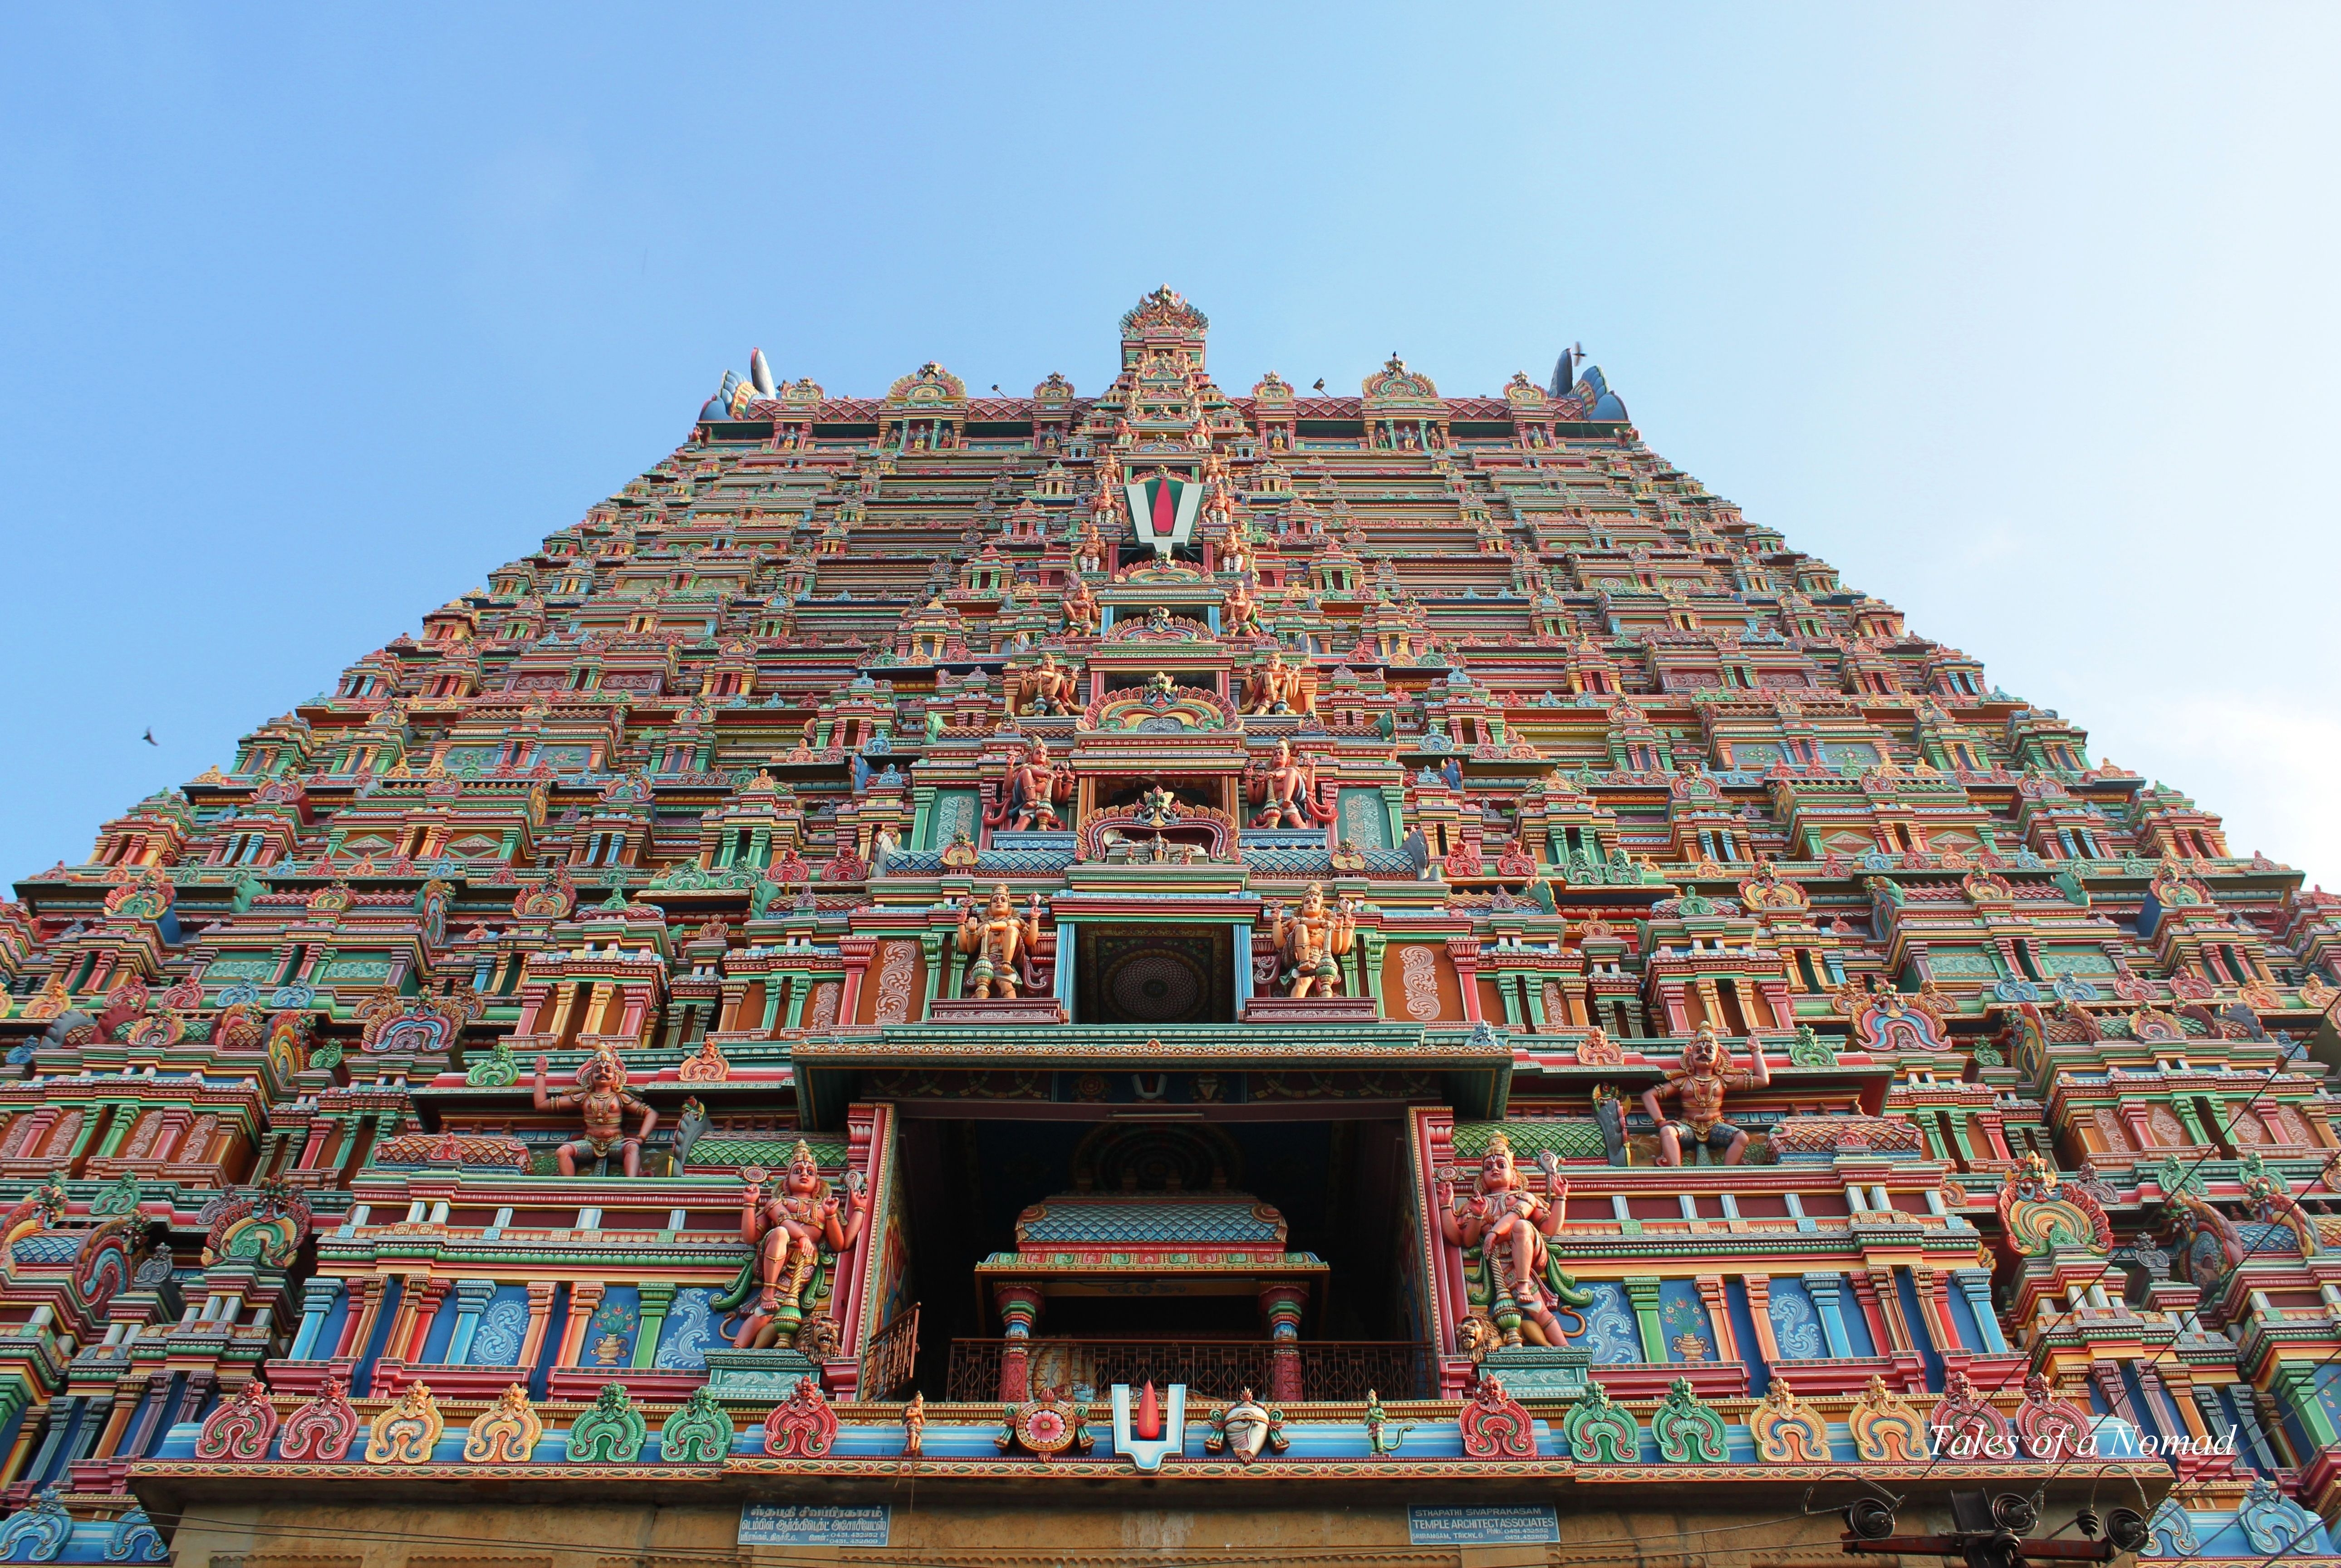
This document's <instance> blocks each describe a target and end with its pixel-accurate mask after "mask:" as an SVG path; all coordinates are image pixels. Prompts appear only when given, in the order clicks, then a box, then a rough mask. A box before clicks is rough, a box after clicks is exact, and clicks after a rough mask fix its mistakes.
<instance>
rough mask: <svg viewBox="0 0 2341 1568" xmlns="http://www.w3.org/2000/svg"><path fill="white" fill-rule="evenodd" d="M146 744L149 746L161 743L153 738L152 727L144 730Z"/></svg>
mask: <svg viewBox="0 0 2341 1568" xmlns="http://www.w3.org/2000/svg"><path fill="white" fill-rule="evenodd" d="M146 744H147V745H149V746H160V745H161V744H163V743H162V742H161V741H160V740H157V739H154V731H153V730H152V729H149V730H148V731H146Z"/></svg>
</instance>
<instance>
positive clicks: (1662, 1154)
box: [1642, 1024, 1772, 1166]
mask: <svg viewBox="0 0 2341 1568" xmlns="http://www.w3.org/2000/svg"><path fill="white" fill-rule="evenodd" d="M1750 1044H1751V1047H1752V1048H1753V1052H1754V1055H1755V1057H1756V1070H1755V1071H1754V1072H1752V1073H1735V1072H1731V1071H1729V1070H1728V1069H1729V1067H1730V1066H1731V1053H1730V1052H1729V1051H1728V1050H1726V1049H1725V1048H1724V1045H1723V1042H1722V1041H1721V1040H1718V1039H1717V1038H1716V1037H1715V1028H1714V1026H1713V1025H1710V1024H1701V1025H1699V1026H1698V1028H1696V1029H1694V1030H1692V1031H1691V1037H1690V1043H1689V1045H1687V1046H1685V1047H1683V1059H1682V1066H1680V1067H1669V1069H1667V1081H1666V1082H1665V1083H1662V1084H1659V1085H1657V1086H1656V1087H1651V1088H1647V1089H1644V1090H1643V1091H1642V1109H1644V1110H1645V1111H1647V1112H1649V1116H1650V1120H1651V1121H1652V1122H1653V1123H1655V1124H1656V1125H1657V1126H1658V1129H1659V1164H1660V1165H1664V1166H1679V1165H1680V1164H1682V1162H1683V1138H1684V1134H1685V1132H1686V1131H1688V1133H1689V1138H1690V1142H1691V1144H1692V1145H1693V1146H1698V1145H1700V1144H1704V1145H1706V1146H1708V1148H1710V1149H1712V1148H1716V1147H1718V1146H1719V1147H1720V1148H1721V1149H1722V1150H1723V1163H1724V1164H1725V1165H1728V1166H1736V1165H1738V1163H1739V1161H1740V1159H1741V1157H1742V1156H1745V1155H1746V1154H1747V1153H1748V1135H1747V1134H1746V1133H1744V1132H1742V1131H1741V1130H1740V1129H1739V1128H1738V1127H1735V1126H1732V1125H1731V1124H1730V1123H1729V1122H1727V1121H1725V1120H1724V1119H1723V1092H1724V1091H1725V1090H1726V1089H1751V1088H1761V1087H1764V1086H1765V1085H1767V1084H1768V1083H1770V1082H1771V1081H1772V1069H1771V1068H1770V1067H1768V1066H1766V1065H1765V1061H1764V1046H1763V1042H1761V1041H1760V1040H1759V1041H1752V1042H1750ZM1669 1096H1672V1097H1676V1098H1679V1099H1680V1100H1681V1101H1682V1119H1681V1120H1680V1121H1669V1120H1668V1119H1667V1116H1666V1113H1665V1112H1664V1111H1662V1110H1660V1109H1659V1101H1660V1100H1663V1099H1666V1098H1667V1097H1669Z"/></svg>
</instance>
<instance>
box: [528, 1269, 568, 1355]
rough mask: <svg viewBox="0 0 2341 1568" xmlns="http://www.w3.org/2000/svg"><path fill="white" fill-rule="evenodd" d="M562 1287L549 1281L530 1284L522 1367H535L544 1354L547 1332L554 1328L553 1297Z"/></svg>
mask: <svg viewBox="0 0 2341 1568" xmlns="http://www.w3.org/2000/svg"><path fill="white" fill-rule="evenodd" d="M559 1288H560V1286H559V1285H557V1284H555V1283H554V1282H553V1281H552V1280H549V1279H533V1280H531V1281H529V1284H528V1332H527V1333H526V1334H525V1335H522V1336H521V1342H520V1365H522V1366H524V1367H525V1366H534V1365H536V1364H537V1361H538V1359H539V1358H540V1357H541V1356H543V1354H544V1335H545V1331H546V1330H547V1329H548V1328H549V1327H551V1326H552V1322H553V1292H554V1291H556V1290H558V1289H559Z"/></svg>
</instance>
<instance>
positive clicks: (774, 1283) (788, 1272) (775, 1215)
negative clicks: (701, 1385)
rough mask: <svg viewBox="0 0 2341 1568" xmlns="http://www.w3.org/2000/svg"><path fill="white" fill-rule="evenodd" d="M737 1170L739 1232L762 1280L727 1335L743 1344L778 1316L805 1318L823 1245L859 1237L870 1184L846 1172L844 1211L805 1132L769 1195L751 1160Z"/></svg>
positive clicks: (750, 1344) (790, 1320) (785, 1326)
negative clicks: (743, 1186)
mask: <svg viewBox="0 0 2341 1568" xmlns="http://www.w3.org/2000/svg"><path fill="white" fill-rule="evenodd" d="M741 1175H742V1176H745V1177H747V1178H748V1187H747V1191H746V1193H745V1194H744V1195H742V1199H741V1206H740V1239H741V1240H742V1241H744V1242H746V1243H747V1244H748V1245H751V1246H752V1247H754V1248H755V1249H756V1283H757V1284H758V1285H761V1286H762V1290H761V1292H760V1293H759V1295H757V1297H756V1307H755V1310H754V1311H753V1312H752V1313H750V1314H749V1315H748V1317H747V1319H746V1321H745V1322H743V1323H742V1324H741V1325H740V1332H739V1334H738V1335H736V1336H735V1337H734V1338H733V1340H732V1344H733V1345H737V1346H739V1347H740V1348H741V1349H743V1350H747V1349H753V1348H754V1347H755V1345H756V1344H757V1342H758V1341H759V1340H760V1339H761V1338H762V1336H763V1334H764V1331H765V1329H766V1328H767V1327H769V1326H772V1325H774V1324H777V1325H779V1326H780V1328H781V1329H782V1331H783V1332H788V1331H792V1330H794V1329H795V1327H796V1326H797V1325H798V1323H799V1322H801V1321H802V1316H803V1307H802V1302H803V1297H804V1288H805V1285H806V1284H807V1282H808V1281H810V1280H811V1279H812V1271H813V1267H814V1265H816V1264H817V1263H819V1262H820V1260H821V1252H822V1248H823V1247H824V1246H825V1247H827V1248H828V1249H829V1250H830V1251H831V1252H832V1253H842V1252H844V1251H846V1250H847V1249H848V1248H850V1247H852V1245H853V1244H854V1243H855V1242H856V1241H858V1240H860V1239H861V1236H862V1220H863V1219H864V1218H865V1217H866V1211H865V1208H864V1206H863V1203H862V1191H863V1189H864V1187H865V1186H867V1185H868V1184H867V1182H866V1180H865V1179H864V1178H863V1176H862V1173H861V1172H860V1171H858V1170H852V1169H849V1170H848V1171H847V1172H846V1173H845V1204H844V1206H843V1209H842V1212H841V1211H840V1208H839V1206H838V1202H837V1198H836V1196H835V1195H833V1194H832V1192H831V1191H830V1190H829V1183H828V1182H826V1181H824V1180H822V1174H821V1166H819V1165H818V1164H817V1163H816V1162H815V1161H814V1159H813V1157H812V1147H811V1146H809V1145H807V1144H806V1143H805V1141H804V1140H803V1139H802V1138H799V1139H798V1140H797V1146H796V1148H795V1150H794V1151H793V1152H792V1153H791V1154H790V1156H789V1167H788V1169H787V1170H785V1171H783V1172H782V1173H781V1179H780V1182H779V1184H778V1186H777V1187H776V1188H774V1189H772V1191H771V1192H770V1193H769V1195H768V1193H767V1190H766V1188H765V1186H764V1180H763V1176H764V1173H763V1172H762V1171H760V1170H755V1169H753V1168H751V1169H749V1170H746V1171H742V1173H741Z"/></svg>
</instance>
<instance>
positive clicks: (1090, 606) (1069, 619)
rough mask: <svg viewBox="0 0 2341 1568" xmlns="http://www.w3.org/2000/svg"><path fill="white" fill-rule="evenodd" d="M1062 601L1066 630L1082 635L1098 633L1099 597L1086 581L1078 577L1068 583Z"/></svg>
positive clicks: (1087, 635) (1089, 635)
mask: <svg viewBox="0 0 2341 1568" xmlns="http://www.w3.org/2000/svg"><path fill="white" fill-rule="evenodd" d="M1062 603H1063V605H1064V608H1065V630H1066V631H1068V632H1070V633H1071V634H1073V635H1075V636H1080V637H1094V636H1096V635H1097V629H1098V599H1097V595H1096V594H1095V593H1094V592H1092V591H1091V589H1090V585H1089V584H1088V583H1087V582H1086V581H1083V580H1082V579H1081V578H1079V577H1076V578H1074V579H1073V580H1072V581H1071V582H1070V583H1068V584H1067V585H1066V587H1065V597H1064V599H1063V600H1062Z"/></svg>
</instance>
